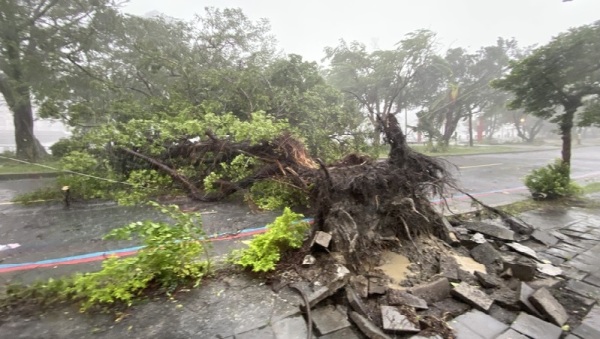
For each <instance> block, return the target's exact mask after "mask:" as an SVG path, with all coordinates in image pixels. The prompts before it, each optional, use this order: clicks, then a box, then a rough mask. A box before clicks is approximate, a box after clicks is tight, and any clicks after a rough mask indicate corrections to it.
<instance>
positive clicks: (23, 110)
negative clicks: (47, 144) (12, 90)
mask: <svg viewBox="0 0 600 339" xmlns="http://www.w3.org/2000/svg"><path fill="white" fill-rule="evenodd" d="M19 101H20V102H17V104H16V105H14V107H12V108H11V110H12V111H13V114H14V117H13V122H14V126H15V143H16V145H17V158H20V159H27V160H30V161H34V162H35V161H38V160H39V159H40V158H41V157H43V156H45V155H47V152H46V150H45V149H44V147H43V146H42V144H41V143H40V142H39V141H38V140H37V138H36V137H35V135H34V132H33V110H32V108H31V100H30V99H29V98H28V97H26V98H21V100H19Z"/></svg>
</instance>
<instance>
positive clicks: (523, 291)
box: [518, 282, 542, 317]
mask: <svg viewBox="0 0 600 339" xmlns="http://www.w3.org/2000/svg"><path fill="white" fill-rule="evenodd" d="M518 292H519V304H520V305H521V309H522V310H523V311H525V312H528V313H530V314H533V315H535V316H538V317H541V316H542V315H541V314H540V312H539V311H538V310H537V308H535V306H533V304H532V303H531V302H530V301H529V297H531V296H532V295H533V294H534V293H535V290H534V289H533V288H531V286H529V285H528V284H526V283H524V282H521V285H520V286H519V291H518Z"/></svg>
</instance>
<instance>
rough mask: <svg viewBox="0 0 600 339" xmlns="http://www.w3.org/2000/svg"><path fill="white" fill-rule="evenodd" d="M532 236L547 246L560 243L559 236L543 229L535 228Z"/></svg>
mask: <svg viewBox="0 0 600 339" xmlns="http://www.w3.org/2000/svg"><path fill="white" fill-rule="evenodd" d="M531 237H532V238H533V239H535V240H537V241H539V242H541V243H542V244H544V245H546V246H554V245H556V244H557V243H558V238H557V237H555V236H553V235H552V234H550V233H549V232H546V231H542V230H535V231H533V233H532V234H531Z"/></svg>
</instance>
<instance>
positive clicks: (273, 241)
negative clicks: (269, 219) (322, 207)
mask: <svg viewBox="0 0 600 339" xmlns="http://www.w3.org/2000/svg"><path fill="white" fill-rule="evenodd" d="M302 218H303V216H302V215H301V214H296V213H294V212H292V211H291V210H290V209H289V208H287V207H286V208H285V209H284V210H283V214H282V215H281V216H279V217H277V219H275V221H274V222H273V223H272V224H269V225H267V232H266V233H264V234H260V235H256V236H254V238H253V239H252V241H250V243H249V245H248V248H246V249H244V250H237V251H234V252H233V253H232V255H233V258H234V259H233V262H234V263H235V264H238V265H240V266H242V267H245V268H251V269H252V271H254V272H268V271H272V270H274V269H275V265H276V264H277V262H278V261H279V259H280V257H281V252H282V251H284V250H286V249H293V248H300V247H301V246H302V242H303V240H304V236H305V234H306V232H307V231H308V229H309V228H310V226H309V224H308V223H307V222H304V221H301V219H302Z"/></svg>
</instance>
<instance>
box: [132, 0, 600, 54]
mask: <svg viewBox="0 0 600 339" xmlns="http://www.w3.org/2000/svg"><path fill="white" fill-rule="evenodd" d="M204 7H219V8H226V7H239V8H241V9H242V10H243V11H244V13H245V14H246V15H247V16H248V17H250V18H251V19H254V20H256V19H259V18H266V19H268V20H269V22H270V23H271V28H272V32H273V34H274V35H275V37H276V38H277V41H278V46H279V47H280V48H282V49H283V50H284V51H285V52H286V53H297V54H300V55H303V56H304V57H305V58H306V59H309V60H320V59H321V58H322V57H323V56H324V53H323V48H324V47H326V46H335V45H337V43H338V41H339V39H345V40H347V41H352V40H358V41H360V42H363V43H365V44H366V45H367V46H369V47H378V48H391V47H392V46H393V44H394V43H396V42H398V41H399V40H401V38H402V36H403V35H404V34H406V33H409V32H411V31H414V30H416V29H421V28H426V29H430V30H432V31H434V32H436V33H437V34H438V40H439V42H440V48H442V49H445V48H448V47H467V48H469V49H477V48H478V47H480V46H485V45H490V44H494V43H495V41H496V38H497V37H499V36H501V37H505V38H511V37H514V38H516V39H517V40H518V41H519V44H520V45H521V46H528V45H532V44H543V43H546V42H547V41H549V40H550V38H551V37H552V36H555V35H556V34H558V33H560V32H562V31H565V30H567V29H568V28H570V27H575V26H580V25H584V24H589V23H592V22H594V21H596V20H600V0H573V1H570V2H562V0H412V1H407V0H396V1H393V0H369V1H353V0H345V1H342V0H321V1H316V0H303V1H290V0H220V1H217V0H204V1H192V0H130V2H129V4H127V5H126V6H125V7H124V10H125V11H126V12H129V13H132V14H137V15H143V14H145V13H147V12H150V11H153V10H156V11H159V12H162V13H164V14H166V15H168V16H172V17H176V18H181V19H190V18H191V17H192V16H193V14H194V13H203V12H204Z"/></svg>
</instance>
